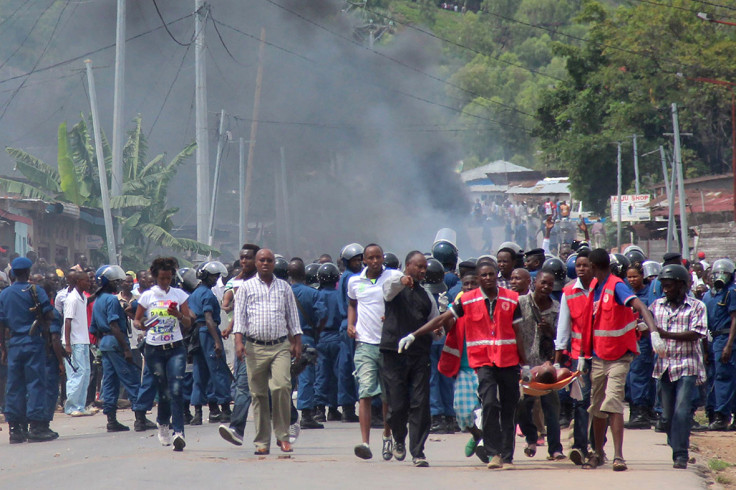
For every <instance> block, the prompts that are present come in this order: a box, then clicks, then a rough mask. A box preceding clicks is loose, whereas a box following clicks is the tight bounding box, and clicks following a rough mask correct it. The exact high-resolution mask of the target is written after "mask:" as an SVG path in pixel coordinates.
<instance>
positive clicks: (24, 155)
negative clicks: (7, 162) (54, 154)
mask: <svg viewBox="0 0 736 490" xmlns="http://www.w3.org/2000/svg"><path fill="white" fill-rule="evenodd" d="M5 151H6V152H8V155H10V156H11V157H13V159H14V160H15V167H16V169H18V170H19V171H20V173H22V174H23V175H24V176H25V177H26V178H27V179H28V180H30V181H31V182H32V183H33V184H34V185H36V186H38V187H39V188H41V189H43V190H44V191H45V192H48V193H50V194H56V193H58V192H60V191H61V188H60V186H59V181H60V178H59V173H58V172H57V171H56V170H54V169H53V168H51V167H50V166H48V164H46V163H44V162H43V161H42V160H41V159H39V158H36V157H34V156H33V155H31V154H30V153H28V152H25V151H23V150H20V149H17V148H10V147H7V148H5Z"/></svg>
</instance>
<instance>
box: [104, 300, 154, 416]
mask: <svg viewBox="0 0 736 490" xmlns="http://www.w3.org/2000/svg"><path fill="white" fill-rule="evenodd" d="M125 321H126V316H125V311H124V310H123V307H122V306H121V305H120V301H118V298H117V296H115V295H114V294H110V293H102V294H100V295H99V296H98V297H97V299H96V300H95V303H94V306H93V308H92V324H91V325H90V331H91V332H92V333H93V334H94V335H96V336H97V337H99V338H100V341H99V345H98V347H99V349H100V352H101V353H102V398H103V399H104V402H103V405H102V412H103V413H104V414H106V415H107V414H111V413H113V414H114V413H115V412H117V408H118V395H119V394H120V384H121V383H122V384H123V386H124V387H125V391H127V392H128V398H129V400H130V402H131V404H132V407H131V408H132V409H133V411H134V412H138V411H141V410H143V411H145V410H146V409H147V408H146V407H145V406H143V405H142V404H141V403H140V401H139V396H138V394H139V391H140V383H141V382H140V378H141V372H140V369H138V366H136V365H135V364H133V363H132V362H127V361H126V360H125V356H123V346H121V345H120V344H119V343H118V340H117V339H116V338H115V336H114V335H113V334H112V330H111V329H110V323H112V322H117V324H118V326H119V327H120V328H121V329H125ZM123 338H124V339H125V347H128V348H130V341H129V340H128V336H127V335H125V334H123Z"/></svg>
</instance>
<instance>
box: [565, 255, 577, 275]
mask: <svg viewBox="0 0 736 490" xmlns="http://www.w3.org/2000/svg"><path fill="white" fill-rule="evenodd" d="M577 260H578V254H577V253H574V254H572V255H570V256H569V257H568V258H567V277H569V278H570V279H575V278H576V277H578V273H577V271H576V270H575V262H576V261H577Z"/></svg>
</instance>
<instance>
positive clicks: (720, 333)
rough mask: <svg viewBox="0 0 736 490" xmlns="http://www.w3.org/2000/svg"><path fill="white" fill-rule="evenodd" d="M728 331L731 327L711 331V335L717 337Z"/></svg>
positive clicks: (726, 333)
mask: <svg viewBox="0 0 736 490" xmlns="http://www.w3.org/2000/svg"><path fill="white" fill-rule="evenodd" d="M729 333H731V329H730V328H722V329H720V330H715V331H713V333H712V334H711V335H713V337H718V336H720V335H728V334H729Z"/></svg>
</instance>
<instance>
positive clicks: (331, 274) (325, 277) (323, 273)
mask: <svg viewBox="0 0 736 490" xmlns="http://www.w3.org/2000/svg"><path fill="white" fill-rule="evenodd" d="M317 280H319V285H320V286H324V285H325V284H332V285H333V286H334V285H335V284H336V283H337V281H339V280H340V269H338V268H337V266H336V265H335V264H333V263H332V262H327V263H325V264H322V265H321V266H319V270H318V271H317Z"/></svg>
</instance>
